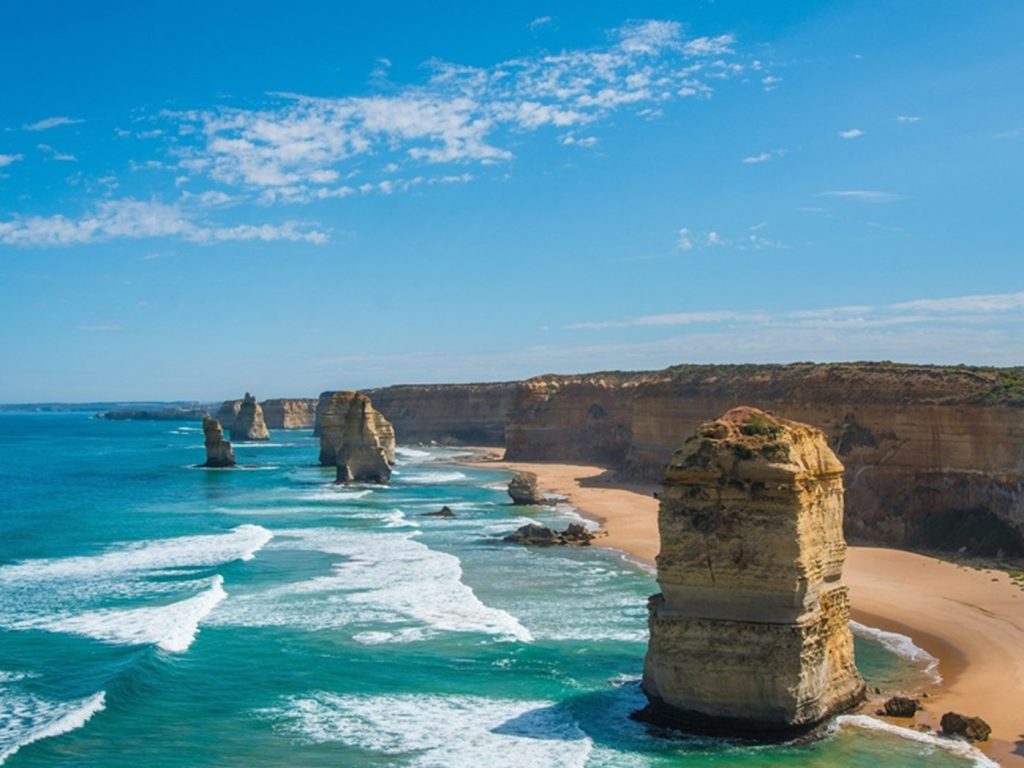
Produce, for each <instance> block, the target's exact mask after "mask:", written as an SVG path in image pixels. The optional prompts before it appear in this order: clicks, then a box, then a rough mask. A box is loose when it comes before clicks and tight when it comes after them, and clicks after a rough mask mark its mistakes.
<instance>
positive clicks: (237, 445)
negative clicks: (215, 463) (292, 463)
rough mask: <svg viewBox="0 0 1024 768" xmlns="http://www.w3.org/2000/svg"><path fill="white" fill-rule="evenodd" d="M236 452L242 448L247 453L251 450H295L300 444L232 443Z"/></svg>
mask: <svg viewBox="0 0 1024 768" xmlns="http://www.w3.org/2000/svg"><path fill="white" fill-rule="evenodd" d="M232 445H233V446H234V448H235V450H236V451H237V450H238V449H239V448H241V449H242V450H243V451H247V450H249V449H250V448H294V447H295V446H296V445H298V443H241V442H239V443H232Z"/></svg>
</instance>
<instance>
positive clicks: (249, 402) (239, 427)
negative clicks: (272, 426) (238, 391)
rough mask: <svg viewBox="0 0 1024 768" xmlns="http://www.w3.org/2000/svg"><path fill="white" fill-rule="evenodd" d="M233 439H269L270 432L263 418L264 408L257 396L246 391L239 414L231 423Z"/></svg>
mask: <svg viewBox="0 0 1024 768" xmlns="http://www.w3.org/2000/svg"><path fill="white" fill-rule="evenodd" d="M231 439H232V440H269V439H270V432H268V431H267V424H266V422H265V421H264V420H263V409H262V408H261V407H260V404H259V403H257V402H256V398H255V397H253V396H252V395H250V394H249V393H248V392H246V393H245V397H243V398H242V403H241V405H240V406H239V408H238V416H237V417H236V418H235V421H234V423H233V424H232V425H231Z"/></svg>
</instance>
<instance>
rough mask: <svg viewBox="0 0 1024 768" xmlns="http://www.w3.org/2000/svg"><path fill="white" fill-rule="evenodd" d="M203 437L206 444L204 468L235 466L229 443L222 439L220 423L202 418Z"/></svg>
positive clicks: (222, 431) (222, 433)
mask: <svg viewBox="0 0 1024 768" xmlns="http://www.w3.org/2000/svg"><path fill="white" fill-rule="evenodd" d="M203 437H204V439H205V443H206V463H205V464H203V466H204V467H233V466H235V452H234V450H232V448H231V443H229V442H228V441H227V440H225V439H224V430H223V429H222V428H221V426H220V422H219V421H217V420H216V419H211V418H210V417H209V416H204V417H203Z"/></svg>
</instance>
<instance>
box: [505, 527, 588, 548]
mask: <svg viewBox="0 0 1024 768" xmlns="http://www.w3.org/2000/svg"><path fill="white" fill-rule="evenodd" d="M593 538H594V534H592V533H591V532H590V531H588V530H587V528H586V526H585V525H582V524H581V523H570V524H569V527H568V528H566V529H565V530H564V531H561V532H559V531H556V530H554V529H553V528H547V527H545V526H543V525H536V524H534V523H528V524H527V525H524V526H522V527H521V528H517V529H516V530H515V532H513V533H510V534H509V535H508V536H505V537H504V538H503V539H502V541H510V542H512V543H513V544H525V545H526V546H528V547H556V546H557V547H589V546H590V542H591V540H593Z"/></svg>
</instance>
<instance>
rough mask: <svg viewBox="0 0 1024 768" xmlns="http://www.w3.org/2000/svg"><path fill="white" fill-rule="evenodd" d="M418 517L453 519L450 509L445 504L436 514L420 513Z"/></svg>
mask: <svg viewBox="0 0 1024 768" xmlns="http://www.w3.org/2000/svg"><path fill="white" fill-rule="evenodd" d="M420 517H455V513H454V512H452V508H451V507H449V506H448V505H447V504H445V505H444V506H443V507H441V508H440V509H439V510H437V512H421V513H420Z"/></svg>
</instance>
